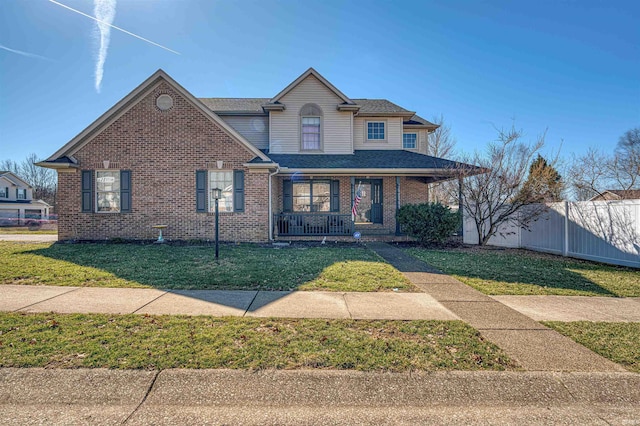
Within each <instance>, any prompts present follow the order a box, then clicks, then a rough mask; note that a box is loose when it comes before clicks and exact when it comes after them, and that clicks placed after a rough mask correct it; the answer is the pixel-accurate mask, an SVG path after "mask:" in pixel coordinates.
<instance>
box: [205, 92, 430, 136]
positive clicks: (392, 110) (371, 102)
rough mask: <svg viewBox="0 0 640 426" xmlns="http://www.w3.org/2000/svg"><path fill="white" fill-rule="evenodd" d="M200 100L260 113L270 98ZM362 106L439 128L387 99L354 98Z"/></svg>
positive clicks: (224, 109)
mask: <svg viewBox="0 0 640 426" xmlns="http://www.w3.org/2000/svg"><path fill="white" fill-rule="evenodd" d="M199 99H200V101H201V102H202V103H203V104H204V105H205V106H206V107H207V108H209V109H211V110H212V111H213V112H215V113H216V114H219V115H225V114H251V115H252V114H260V115H264V114H265V112H264V110H263V109H262V106H263V105H264V104H265V103H267V102H269V100H270V99H268V98H199ZM352 101H354V102H356V103H357V105H359V106H360V111H359V114H362V115H366V114H396V113H400V114H401V115H404V116H405V118H407V117H408V115H409V114H413V115H412V116H411V117H409V118H407V119H406V120H405V121H404V124H405V125H408V126H416V127H426V128H428V129H437V128H438V127H439V126H438V125H437V124H433V123H431V122H430V121H428V120H425V119H424V118H422V117H420V116H419V115H417V114H415V113H414V112H412V111H409V110H407V109H405V108H402V107H401V106H399V105H397V104H394V103H393V102H391V101H388V100H386V99H352Z"/></svg>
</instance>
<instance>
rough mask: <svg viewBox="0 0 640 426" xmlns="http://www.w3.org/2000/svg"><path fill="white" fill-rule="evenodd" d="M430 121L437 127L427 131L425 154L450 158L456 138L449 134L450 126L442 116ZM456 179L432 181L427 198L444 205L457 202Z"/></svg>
mask: <svg viewBox="0 0 640 426" xmlns="http://www.w3.org/2000/svg"><path fill="white" fill-rule="evenodd" d="M432 122H433V123H434V124H436V125H438V126H439V127H438V128H437V129H436V130H434V131H433V132H432V133H429V144H428V146H427V155H431V156H433V157H438V158H447V159H451V158H452V157H455V156H456V155H455V145H456V139H455V138H454V137H453V135H452V134H451V126H450V125H448V124H447V123H446V122H445V119H444V116H442V115H440V117H434V118H433V119H432ZM457 188H458V182H457V181H445V182H437V183H433V184H431V185H430V187H429V200H430V201H432V202H439V203H442V204H445V205H450V204H457V203H458V196H457Z"/></svg>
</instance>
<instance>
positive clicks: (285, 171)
mask: <svg viewBox="0 0 640 426" xmlns="http://www.w3.org/2000/svg"><path fill="white" fill-rule="evenodd" d="M279 173H280V174H282V175H293V174H296V173H299V174H305V175H310V174H314V175H321V174H323V175H331V176H337V175H344V176H353V175H382V176H398V175H403V176H425V175H450V176H456V175H458V174H460V169H455V168H452V169H397V168H395V169H379V168H378V169H353V168H351V169H347V168H342V169H300V168H288V167H280V168H279Z"/></svg>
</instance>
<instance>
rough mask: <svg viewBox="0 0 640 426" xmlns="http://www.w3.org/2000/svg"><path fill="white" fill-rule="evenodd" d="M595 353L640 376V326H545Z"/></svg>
mask: <svg viewBox="0 0 640 426" xmlns="http://www.w3.org/2000/svg"><path fill="white" fill-rule="evenodd" d="M543 324H545V325H546V326H549V327H551V328H553V329H555V330H556V331H558V332H560V333H562V334H564V335H565V336H567V337H569V338H571V339H573V340H575V341H576V342H578V343H580V344H581V345H584V346H586V347H587V348H589V349H591V350H592V351H594V352H596V353H598V354H600V355H602V356H604V357H605V358H608V359H610V360H611V361H613V362H617V363H618V364H621V365H623V366H624V367H625V368H627V369H629V370H631V371H634V372H636V373H640V344H639V343H638V342H640V323H637V322H636V323H633V322H631V323H628V322H616V323H613V322H590V321H577V322H552V321H548V322H544V323H543Z"/></svg>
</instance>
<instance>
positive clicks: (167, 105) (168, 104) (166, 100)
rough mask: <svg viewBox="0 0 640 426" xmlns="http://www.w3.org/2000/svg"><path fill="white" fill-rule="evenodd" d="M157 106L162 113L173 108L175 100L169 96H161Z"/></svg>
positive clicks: (157, 100)
mask: <svg viewBox="0 0 640 426" xmlns="http://www.w3.org/2000/svg"><path fill="white" fill-rule="evenodd" d="M156 106H157V107H158V109H159V110H160V111H168V110H170V109H171V108H172V107H173V98H172V97H171V96H169V95H160V96H158V98H157V99H156Z"/></svg>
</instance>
